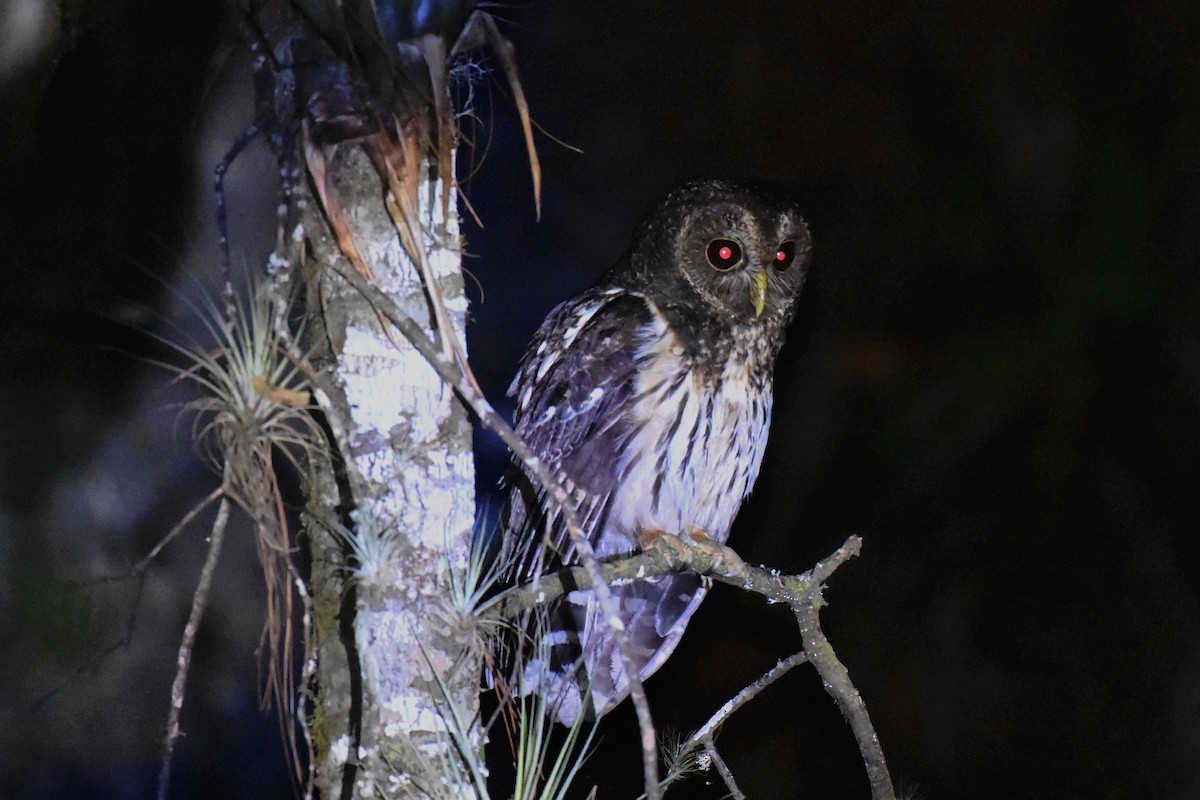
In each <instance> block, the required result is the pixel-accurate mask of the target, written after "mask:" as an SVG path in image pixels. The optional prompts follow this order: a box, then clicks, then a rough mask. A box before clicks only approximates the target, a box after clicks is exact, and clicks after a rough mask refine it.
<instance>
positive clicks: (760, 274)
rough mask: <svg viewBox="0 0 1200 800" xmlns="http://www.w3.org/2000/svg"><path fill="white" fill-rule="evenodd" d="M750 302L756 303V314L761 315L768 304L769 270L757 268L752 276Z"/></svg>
mask: <svg viewBox="0 0 1200 800" xmlns="http://www.w3.org/2000/svg"><path fill="white" fill-rule="evenodd" d="M750 302H751V303H754V316H756V317H761V316H762V312H763V306H765V305H766V304H767V271H766V270H763V269H760V270H755V272H754V274H753V275H751V276H750Z"/></svg>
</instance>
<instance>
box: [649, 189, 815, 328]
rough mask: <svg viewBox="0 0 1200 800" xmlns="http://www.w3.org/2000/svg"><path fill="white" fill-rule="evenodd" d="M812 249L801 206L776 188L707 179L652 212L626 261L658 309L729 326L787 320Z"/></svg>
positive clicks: (779, 323)
mask: <svg viewBox="0 0 1200 800" xmlns="http://www.w3.org/2000/svg"><path fill="white" fill-rule="evenodd" d="M811 250H812V240H811V238H810V237H809V233H808V224H807V223H806V222H805V221H804V217H803V216H802V215H801V214H800V209H799V208H798V207H797V206H796V204H795V203H794V202H792V201H791V200H790V199H788V198H787V197H786V196H785V195H784V194H782V193H781V192H779V191H778V190H776V189H774V188H772V187H769V186H764V185H759V184H753V183H743V182H735V181H726V180H705V181H696V182H693V183H688V184H685V185H684V186H682V187H680V188H679V189H677V190H676V191H674V192H672V193H671V194H670V195H669V196H668V197H667V198H666V199H665V200H664V201H663V202H662V203H660V204H659V205H658V207H657V208H656V209H655V210H654V211H653V212H652V213H651V214H650V216H649V217H648V218H647V220H646V221H645V222H644V223H643V225H642V227H641V228H640V229H639V231H638V236H637V238H636V240H635V241H634V244H633V248H632V250H631V252H630V260H629V267H630V268H631V269H632V272H633V273H634V280H635V282H636V283H637V284H639V285H640V288H642V289H643V291H645V292H646V293H647V294H648V295H649V296H650V297H651V298H652V299H654V300H655V302H656V303H657V304H658V305H659V306H660V307H664V306H665V307H664V311H668V310H676V311H680V310H691V311H693V312H694V311H696V310H699V309H703V310H704V311H705V312H707V315H708V316H711V317H715V318H717V319H719V320H721V321H723V322H725V323H726V324H727V325H752V326H764V327H769V328H771V327H781V326H783V325H784V324H786V323H787V321H788V320H789V319H790V318H791V316H792V311H793V307H794V305H795V302H796V298H797V296H798V295H799V293H800V287H801V286H802V285H803V284H804V276H805V274H806V273H807V271H808V263H809V256H810V253H811Z"/></svg>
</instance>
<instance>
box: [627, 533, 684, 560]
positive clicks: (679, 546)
mask: <svg viewBox="0 0 1200 800" xmlns="http://www.w3.org/2000/svg"><path fill="white" fill-rule="evenodd" d="M638 543H639V544H640V545H641V546H642V550H643V551H649V550H658V551H659V552H666V553H667V555H668V556H673V557H674V559H675V560H676V561H679V562H681V563H683V564H686V563H687V561H688V546H687V542H685V541H683V540H682V539H680V538H679V537H678V536H676V535H675V534H673V533H667V532H666V531H660V530H649V531H644V532H643V533H642V535H641V537H640V539H639V541H638Z"/></svg>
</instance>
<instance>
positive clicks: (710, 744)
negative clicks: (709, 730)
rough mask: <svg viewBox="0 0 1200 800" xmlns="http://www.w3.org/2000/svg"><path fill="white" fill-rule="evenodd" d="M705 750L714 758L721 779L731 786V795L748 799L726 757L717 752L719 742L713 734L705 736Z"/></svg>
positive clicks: (735, 799)
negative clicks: (726, 761)
mask: <svg viewBox="0 0 1200 800" xmlns="http://www.w3.org/2000/svg"><path fill="white" fill-rule="evenodd" d="M702 743H703V745H704V752H706V753H708V757H709V758H710V759H712V763H713V766H714V767H716V768H717V772H718V774H720V776H721V780H723V781H725V785H726V786H727V787H729V795H730V797H732V798H733V799H734V800H746V795H745V794H743V793H742V790H741V789H739V788H738V785H737V781H735V780H734V779H733V773H732V772H730V771H729V767H728V766H727V765H726V764H725V759H723V758H721V754H720V753H718V752H717V744H716V742H714V741H713V738H712V737H711V736H705V737H704V739H703V741H702Z"/></svg>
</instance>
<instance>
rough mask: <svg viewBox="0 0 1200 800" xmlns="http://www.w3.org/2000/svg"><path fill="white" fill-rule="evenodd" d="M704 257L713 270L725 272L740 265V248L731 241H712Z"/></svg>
mask: <svg viewBox="0 0 1200 800" xmlns="http://www.w3.org/2000/svg"><path fill="white" fill-rule="evenodd" d="M704 255H705V257H706V258H708V263H709V264H711V265H712V268H713V269H717V270H720V271H721V272H725V271H727V270H731V269H733V268H734V267H736V266H737V265H738V264H740V263H742V246H741V245H740V244H738V243H737V242H735V241H734V240H733V239H713V240H712V241H711V242H709V243H708V249H706V250H705V251H704Z"/></svg>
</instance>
